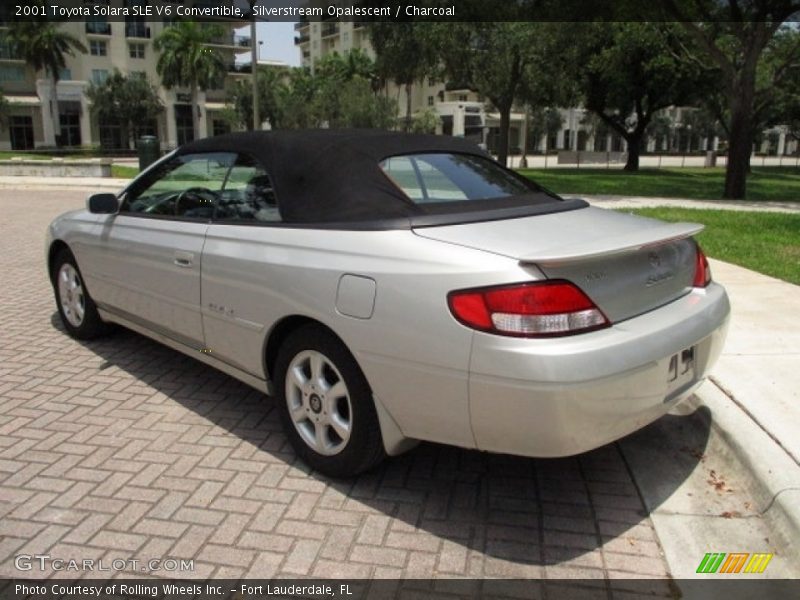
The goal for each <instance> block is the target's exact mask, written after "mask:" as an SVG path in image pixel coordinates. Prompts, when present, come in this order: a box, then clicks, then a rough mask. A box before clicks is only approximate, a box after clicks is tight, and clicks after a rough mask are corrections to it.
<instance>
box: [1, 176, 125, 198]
mask: <svg viewBox="0 0 800 600" xmlns="http://www.w3.org/2000/svg"><path fill="white" fill-rule="evenodd" d="M130 181H131V180H130V179H115V178H113V177H29V176H12V175H3V176H0V189H18V190H37V189H44V190H52V189H68V190H70V189H71V190H74V189H76V188H78V189H84V190H86V193H87V194H91V193H92V192H94V191H98V192H110V191H115V190H122V188H123V187H125V186H126V185H128V183H130Z"/></svg>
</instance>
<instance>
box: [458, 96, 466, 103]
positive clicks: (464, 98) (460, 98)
mask: <svg viewBox="0 0 800 600" xmlns="http://www.w3.org/2000/svg"><path fill="white" fill-rule="evenodd" d="M458 101H459V102H466V101H467V95H466V94H459V95H458Z"/></svg>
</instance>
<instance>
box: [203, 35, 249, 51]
mask: <svg viewBox="0 0 800 600" xmlns="http://www.w3.org/2000/svg"><path fill="white" fill-rule="evenodd" d="M208 43H209V44H213V45H215V46H234V47H236V48H250V46H251V45H252V42H251V40H250V36H249V35H236V34H234V33H233V32H230V33H226V34H225V35H221V36H217V37H215V38H212V39H210V40H209V42H208Z"/></svg>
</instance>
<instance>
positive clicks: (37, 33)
mask: <svg viewBox="0 0 800 600" xmlns="http://www.w3.org/2000/svg"><path fill="white" fill-rule="evenodd" d="M6 35H7V36H8V37H7V39H8V41H9V42H10V43H11V44H12V45H13V46H14V48H15V49H16V50H17V52H18V53H19V54H20V56H21V57H22V58H23V59H24V60H25V62H27V63H28V64H29V65H31V66H32V67H33V68H34V69H36V71H37V72H38V71H44V72H45V77H46V76H48V75H49V76H50V80H51V81H52V84H53V85H52V86H51V88H50V100H49V107H50V115H51V118H52V119H53V135H54V136H59V135H60V132H61V120H60V119H59V115H58V95H57V92H56V88H57V86H58V81H59V79H60V73H61V69H64V68H65V67H66V66H67V63H66V57H67V55H69V56H74V54H75V51H78V52H83V53H85V52H86V46H84V45H83V44H82V43H81V42H80V40H78V39H77V38H76V37H74V36H73V35H71V34H69V33H67V32H66V31H64V30H63V29H60V28H59V27H58V26H57V25H55V24H53V23H48V22H40V21H35V22H34V21H20V22H17V23H14V26H13V27H10V28H9V29H8V32H7V33H6ZM45 142H46V143H47V144H48V145H55V142H56V138H55V137H54V138H53V139H52V140H45Z"/></svg>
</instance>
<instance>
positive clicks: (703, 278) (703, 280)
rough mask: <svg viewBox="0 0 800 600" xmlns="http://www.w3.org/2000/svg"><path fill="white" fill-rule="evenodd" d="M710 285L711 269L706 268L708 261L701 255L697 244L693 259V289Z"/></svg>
mask: <svg viewBox="0 0 800 600" xmlns="http://www.w3.org/2000/svg"><path fill="white" fill-rule="evenodd" d="M709 283H711V267H709V266H708V259H707V258H706V255H705V254H704V253H703V250H702V248H700V244H697V252H696V253H695V259H694V281H693V282H692V285H693V286H694V287H699V288H704V287H706V286H707V285H708V284H709Z"/></svg>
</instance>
